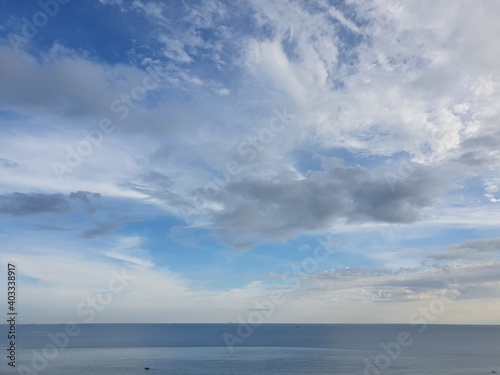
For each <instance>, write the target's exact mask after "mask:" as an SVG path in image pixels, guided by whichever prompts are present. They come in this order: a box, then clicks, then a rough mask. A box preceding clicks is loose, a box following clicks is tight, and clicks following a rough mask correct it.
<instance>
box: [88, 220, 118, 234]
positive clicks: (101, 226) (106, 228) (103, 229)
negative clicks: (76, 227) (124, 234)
mask: <svg viewBox="0 0 500 375" xmlns="http://www.w3.org/2000/svg"><path fill="white" fill-rule="evenodd" d="M119 227H120V222H119V221H118V220H109V221H97V222H96V225H95V226H94V227H93V228H91V229H87V230H86V231H85V232H84V234H83V237H85V238H96V237H99V236H105V235H107V234H112V233H114V232H115V231H116V230H117V229H118V228H119Z"/></svg>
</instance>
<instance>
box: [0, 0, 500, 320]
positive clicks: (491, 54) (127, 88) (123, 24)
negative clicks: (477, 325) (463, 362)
mask: <svg viewBox="0 0 500 375" xmlns="http://www.w3.org/2000/svg"><path fill="white" fill-rule="evenodd" d="M36 6H37V4H24V5H21V4H17V5H16V4H7V5H5V12H4V14H2V15H1V16H0V24H1V25H2V28H0V80H1V82H2V85H0V130H1V132H2V137H0V175H1V176H2V180H1V181H2V182H1V183H0V235H5V236H4V237H2V238H4V239H3V240H2V244H8V245H9V246H16V247H18V248H19V253H18V254H17V255H15V253H14V252H13V251H11V250H8V249H7V248H2V250H1V251H2V254H3V255H8V256H10V257H13V258H15V259H18V262H26V263H29V264H30V267H31V265H33V268H30V271H29V272H28V271H27V274H26V277H27V278H28V279H29V280H38V281H32V282H33V283H34V284H36V290H37V291H40V293H42V292H43V291H44V285H49V284H51V282H54V283H55V284H54V285H56V284H57V285H58V287H57V288H62V290H65V292H64V293H69V291H67V292H66V289H65V288H64V287H63V286H62V282H61V281H60V280H57V281H55V280H52V279H51V278H50V277H49V275H48V273H47V274H46V273H42V272H37V271H36V262H34V260H35V259H36V260H37V262H38V261H40V262H42V261H41V260H39V258H38V255H36V254H38V253H37V251H36V250H35V249H36V248H37V247H39V248H40V249H45V250H44V251H47V252H48V253H50V254H54V257H55V258H57V259H64V256H63V255H62V254H64V250H63V249H64V248H65V247H68V249H67V252H68V254H71V256H70V259H72V261H74V262H80V261H82V262H84V263H85V264H87V263H86V262H88V265H89V267H91V268H95V270H96V272H97V271H98V272H100V274H101V276H102V275H104V273H105V269H106V267H109V266H110V264H118V263H119V262H122V263H123V264H127V265H128V266H130V267H132V268H133V269H134V270H135V271H137V272H138V275H139V274H140V275H141V277H142V278H144V279H143V280H144V281H141V282H139V284H138V285H140V287H137V288H139V289H134V290H131V291H130V296H129V297H127V298H128V299H127V298H125V297H123V298H125V300H124V302H123V303H124V305H120V306H121V307H123V306H125V305H127V304H128V305H127V306H131V305H132V304H133V302H132V301H134V298H140V293H139V290H142V289H141V288H145V289H147V288H151V290H153V291H154V293H153V292H151V294H147V296H148V297H147V298H149V299H148V301H149V302H148V304H154V303H155V301H157V299H161V298H164V297H165V295H162V294H161V292H160V291H159V290H158V289H157V287H156V286H152V285H151V286H150V287H148V286H147V285H149V284H148V283H160V284H161V283H163V282H165V283H166V285H171V286H172V293H174V294H175V293H179V294H183V293H184V294H183V297H182V298H180V297H179V300H178V303H179V304H180V305H179V306H181V305H182V306H183V307H182V309H181V308H179V309H180V310H182V313H180V312H179V311H180V310H179V311H177V312H176V313H174V312H172V313H171V315H169V316H171V317H175V316H178V317H179V319H181V317H182V316H185V314H187V316H190V317H193V319H195V317H196V314H195V312H194V307H193V306H195V304H196V303H198V302H199V301H204V300H205V299H204V298H206V300H205V301H208V302H207V303H209V304H213V303H215V301H219V302H220V303H221V304H222V305H221V306H225V307H227V309H229V310H231V311H232V312H231V313H232V314H234V311H235V309H231V308H230V304H229V302H227V301H228V300H227V298H231V296H236V295H237V296H238V297H237V298H238V300H239V301H240V302H241V306H240V307H241V308H242V309H243V310H245V309H246V308H248V306H244V307H243V305H245V304H247V303H250V302H251V301H250V300H251V298H250V297H248V296H246V295H245V293H254V294H259V295H261V294H263V293H266V290H268V287H269V286H270V285H273V283H274V282H275V276H276V275H282V274H283V273H284V272H286V269H287V267H288V266H289V265H292V264H300V263H301V262H302V260H303V259H304V257H306V256H308V254H311V249H313V248H314V247H315V246H314V245H313V244H312V243H316V242H317V241H320V240H323V239H325V238H327V237H328V238H329V237H334V238H336V239H337V240H338V252H336V253H335V255H334V256H333V258H332V259H330V260H328V261H325V262H323V263H322V264H321V267H319V269H317V270H315V271H314V272H310V273H309V274H308V275H306V276H304V282H303V283H302V284H301V287H300V288H299V290H296V291H294V294H293V295H294V296H296V297H297V298H296V299H295V298H294V299H293V301H291V303H293V304H298V305H300V304H301V303H302V302H300V301H301V299H300V298H299V296H301V295H302V296H303V297H304V301H309V302H310V303H311V306H316V305H315V303H316V302H317V303H319V304H320V305H321V304H322V303H325V304H326V305H328V306H330V304H331V305H332V306H333V305H335V304H338V303H341V302H342V301H344V302H345V301H354V302H352V305H349V306H350V307H349V308H346V315H345V316H340V315H339V319H340V320H342V319H348V317H349V314H348V311H354V310H356V309H358V308H359V306H361V305H359V304H358V302H359V303H360V304H365V303H367V304H369V303H375V302H376V301H379V302H380V301H381V300H384V302H385V303H386V305H387V306H389V305H390V306H396V305H398V304H399V303H400V302H405V303H406V302H408V303H407V304H406V305H405V306H406V307H401V306H402V304H399V305H398V306H399V307H397V308H396V310H397V311H398V314H399V315H398V316H399V319H400V320H401V319H404V318H405V317H406V315H407V312H408V311H409V310H408V309H410V308H409V307H407V306H409V305H411V306H416V305H413V304H414V303H415V304H417V303H419V301H422V300H425V299H426V298H427V299H428V298H434V297H433V296H435V292H436V290H438V289H439V287H437V284H440V283H441V280H442V279H444V278H446V277H448V276H450V277H456V278H457V279H458V280H459V283H460V282H461V283H462V285H461V287H460V288H459V290H460V293H461V294H460V297H459V298H458V299H457V301H460V302H457V303H458V305H460V306H462V305H461V304H462V303H463V304H465V305H464V306H466V305H467V303H470V306H476V304H479V303H482V301H483V299H488V298H489V299H491V303H492V304H493V305H492V306H493V307H492V309H493V310H494V309H498V306H499V303H500V294H499V285H500V284H499V283H500V278H498V276H495V274H494V272H493V271H492V270H493V269H494V267H496V266H497V265H498V264H497V263H498V256H499V254H500V248H499V243H498V233H497V230H498V225H500V210H499V207H498V203H499V202H500V193H499V191H500V173H499V167H500V154H499V145H500V130H499V125H498V118H500V96H499V95H500V70H499V66H500V53H499V52H500V42H499V41H498V38H495V37H494V36H495V35H498V34H499V33H500V25H499V24H498V21H497V20H498V16H499V15H500V3H496V2H491V1H476V2H474V3H472V2H467V1H457V2H453V3H450V2H447V1H430V0H429V1H417V0H412V1H405V2H402V1H392V0H391V1H379V0H370V1H361V0H347V1H337V2H331V1H324V0H317V1H312V2H310V1H301V0H290V1H283V2H275V1H268V0H251V1H247V2H243V3H237V4H236V3H232V2H227V1H211V0H204V1H199V2H188V3H176V2H160V1H148V2H145V1H141V0H134V1H127V0H123V1H117V0H99V1H93V2H91V3H90V4H80V3H76V2H71V3H68V4H65V5H61V6H60V9H59V11H58V13H57V15H55V16H54V17H51V18H50V19H49V22H48V23H47V25H46V26H43V27H38V31H37V33H36V35H33V36H28V35H26V32H27V31H26V30H28V29H27V26H26V21H25V20H28V21H30V20H32V15H33V14H34V13H35V12H36V11H39V9H38V8H37V7H36ZM79 15H85V17H80V16H79ZM68 28H71V30H75V32H68V31H67V30H68ZM21 42H22V43H21ZM27 234H29V235H30V236H32V238H30V240H29V241H28V242H29V246H28V244H26V246H25V245H23V241H21V240H20V239H22V238H26V236H27ZM36 239H38V240H36ZM51 239H52V240H54V241H55V244H54V249H52V248H51V245H50V241H51ZM59 241H61V242H60V243H58V242H59ZM123 241H125V242H127V241H130V243H128V242H127V244H128V245H127V244H125V245H124V242H123ZM134 241H135V242H134ZM129 245H130V246H129ZM72 246H74V249H69V248H70V247H72ZM127 246H128V247H127ZM299 248H301V249H302V251H300V250H298V249H299ZM87 249H88V250H87ZM106 249H107V250H106ZM86 251H89V253H86ZM59 257H60V258H59ZM55 258H53V259H55ZM43 264H44V266H46V267H49V265H48V263H47V262H43ZM134 267H135V268H134ZM146 270H148V271H146ZM404 270H406V271H404ZM147 272H151V277H149V276H147V275H146V274H147ZM91 274H92V272H91V271H89V275H91ZM475 274H477V276H474V275H475ZM199 275H206V280H203V279H202V277H201V276H199ZM270 275H271V276H270ZM272 275H275V276H272ZM68 277H69V276H68ZM89 277H90V276H89ZM138 277H139V276H138ZM82 283H84V282H83V281H82ZM196 283H199V284H198V285H201V286H200V287H199V288H197V287H194V286H193V285H195V284H196ZM441 284H442V283H441ZM34 287H35V286H34ZM47 288H48V287H47ZM57 288H49V289H50V293H58V292H57ZM49 289H47V293H48V292H49ZM84 289H85V288H84ZM85 290H86V291H88V290H89V289H88V288H87V289H85ZM61 293H62V294H64V293H63V292H61ZM302 293H303V294H302ZM82 295H83V294H82ZM33 298H35V297H34V294H33ZM190 298H191V299H190ZM315 298H316V299H315ZM181 300H182V301H181ZM195 301H196V303H195ZM243 301H244V302H243ZM303 303H304V304H305V303H306V302H303ZM345 303H347V302H345ZM350 303H351V302H348V304H350ZM117 306H118V305H117ZM162 306H163V305H162ZM165 306H166V305H165ZM165 308H166V309H168V307H165ZM190 309H191V310H190ZM221 309H222V307H221ZM306 310H307V311H306ZM306 310H304V313H303V314H304V315H301V313H299V312H297V313H296V314H297V315H293V314H292V313H290V314H291V315H287V314H288V312H284V313H283V314H284V315H282V317H283V319H284V320H293V319H294V316H295V318H296V319H299V320H300V319H313V320H314V319H316V320H318V321H319V320H321V319H322V318H321V317H325V316H326V313H325V312H318V313H317V314H316V313H315V312H314V311H312V310H309V309H306ZM216 311H218V310H217V309H214V310H213V311H212V313H213V314H212V315H210V316H212V317H213V319H216V316H217V313H216ZM376 311H378V312H377V313H376V315H374V316H360V315H358V314H357V313H356V314H355V315H353V316H355V317H356V319H358V320H360V321H369V320H370V319H371V318H373V319H374V320H383V319H384V318H383V317H384V316H385V315H384V312H383V311H384V310H383V308H382V307H380V306H379V305H378V304H377V307H376ZM464 311H465V310H464ZM488 311H489V310H488ZM176 314H177V315H176ZM315 314H316V315H315ZM35 315H36V314H35V313H33V316H35ZM229 315H230V314H229V313H228V314H227V316H226V315H225V319H226V318H227V319H228V320H234V318H233V319H231V318H230V316H229ZM130 316H131V315H129V317H130ZM467 318H468V316H467V314H466V313H463V314H461V313H460V312H453V317H452V316H451V315H450V317H449V319H450V321H462V320H465V319H467ZM172 319H174V318H172ZM200 319H201V317H200ZM488 319H489V318H488V317H487V316H486V315H485V314H482V315H481V316H479V315H478V317H477V320H478V321H493V320H494V318H491V319H489V320H488ZM123 320H126V318H123ZM150 320H154V319H153V318H151V319H150ZM277 320H279V319H277Z"/></svg>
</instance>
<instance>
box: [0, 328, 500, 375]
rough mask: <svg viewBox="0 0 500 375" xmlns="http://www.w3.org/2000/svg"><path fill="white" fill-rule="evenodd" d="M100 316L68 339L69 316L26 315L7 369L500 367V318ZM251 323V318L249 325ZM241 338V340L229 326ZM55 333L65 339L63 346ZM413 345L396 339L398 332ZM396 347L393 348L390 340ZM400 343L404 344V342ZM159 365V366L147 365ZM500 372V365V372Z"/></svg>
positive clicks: (464, 370)
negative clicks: (40, 319) (285, 320)
mask: <svg viewBox="0 0 500 375" xmlns="http://www.w3.org/2000/svg"><path fill="white" fill-rule="evenodd" d="M238 327H239V326H238V325H237V324H176V325H174V324H92V325H79V326H78V329H79V330H80V333H79V334H78V335H76V336H74V337H71V338H70V339H69V341H68V342H65V341H64V339H63V338H62V336H61V332H64V330H65V326H64V325H19V326H18V327H17V328H18V339H17V358H16V362H17V363H16V364H17V368H16V369H12V368H10V367H9V366H8V365H7V361H8V360H7V358H6V354H5V353H7V350H5V349H7V347H6V344H7V332H6V328H7V327H6V326H5V325H2V326H0V349H2V353H3V354H2V359H1V362H0V374H2V375H3V374H5V375H8V374H43V375H45V374H47V375H62V374H64V375H67V374H71V375H87V374H88V375H101V374H102V375H104V374H106V375H108V374H109V375H110V374H113V375H128V374H152V375H157V374H172V375H174V374H175V375H195V374H196V375H198V374H199V375H201V374H205V375H215V374H218V375H222V374H228V375H229V374H232V375H238V374H252V375H268V374H269V375H277V374H304V375H306V374H307V375H313V374H314V375H326V374H342V375H344V374H346V375H347V374H349V375H351V374H406V375H414V374H415V375H417V374H418V375H423V374H427V375H433V374H440V375H442V374H454V375H457V374H463V375H465V374H491V371H492V370H496V371H500V326H456V325H431V326H428V327H427V329H426V330H425V331H424V332H422V333H419V332H418V331H417V328H419V327H417V326H409V325H330V324H325V325H320V324H306V325H296V324H294V325H291V324H265V325H262V326H259V327H256V328H255V329H254V331H253V332H252V333H251V334H250V335H249V336H248V337H246V336H247V335H248V334H249V333H248V332H244V335H241V332H240V335H238ZM240 328H241V327H240ZM225 333H226V334H228V335H234V336H227V335H226V336H227V337H232V338H240V339H241V340H242V342H241V341H238V343H237V344H235V345H234V346H233V350H230V348H228V347H227V345H226V343H225V341H224V338H223V335H224V334H225ZM51 334H52V335H55V336H56V337H58V338H59V339H60V340H63V341H60V343H62V346H65V348H64V349H54V346H53V345H52V346H51V345H50V344H51V343H52V341H51V339H50V337H51ZM401 335H403V337H404V338H405V340H404V343H405V346H401V345H399V344H395V342H396V341H397V339H398V336H399V337H400V338H401V337H402V336H401ZM384 345H385V348H386V349H387V351H389V352H390V353H387V351H384V349H383V347H384ZM398 347H399V349H400V351H399V349H398ZM145 367H149V368H150V369H149V370H145ZM499 373H500V372H499Z"/></svg>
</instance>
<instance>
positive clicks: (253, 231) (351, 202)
mask: <svg viewBox="0 0 500 375" xmlns="http://www.w3.org/2000/svg"><path fill="white" fill-rule="evenodd" d="M442 187H443V182H442V180H441V179H440V178H439V177H437V176H436V175H435V174H434V173H431V172H430V171H428V170H427V169H423V168H417V169H416V170H415V172H414V173H412V175H411V176H409V177H408V178H406V179H403V180H401V181H398V182H397V183H396V184H395V186H394V191H392V190H391V189H390V187H389V186H388V184H387V182H386V181H385V179H384V178H383V176H382V175H372V174H370V172H369V171H368V170H367V169H365V168H362V167H359V166H357V167H345V166H333V167H327V168H325V169H324V170H322V171H317V172H314V173H312V174H311V175H310V176H308V177H307V178H305V179H302V180H297V179H293V178H292V177H290V176H282V177H281V178H277V179H276V180H273V181H268V180H265V179H263V178H258V177H246V178H243V179H242V180H240V181H235V182H231V183H230V184H228V186H227V187H226V188H225V189H224V190H223V191H221V193H220V195H219V196H218V197H217V199H216V200H217V201H218V202H219V203H221V204H222V206H223V207H224V209H222V210H220V211H217V212H214V213H213V216H212V219H213V221H212V224H213V227H214V228H215V230H216V231H217V233H218V234H219V236H220V238H221V241H222V242H223V243H225V244H227V245H230V246H235V247H242V246H243V244H244V245H245V246H248V245H249V244H251V243H252V242H257V241H258V239H263V238H266V239H271V240H272V239H282V238H286V237H289V236H294V235H297V234H298V233H300V232H302V231H308V230H317V229H321V228H324V227H326V226H327V225H330V224H332V223H333V222H334V221H335V220H339V219H340V220H345V221H348V222H369V221H374V222H386V223H410V222H414V221H417V220H419V219H420V218H421V214H420V210H421V209H422V208H424V207H428V206H430V205H431V204H432V202H433V200H434V198H436V197H437V196H438V195H439V192H440V189H441V188H442Z"/></svg>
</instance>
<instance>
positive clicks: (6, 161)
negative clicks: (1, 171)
mask: <svg viewBox="0 0 500 375" xmlns="http://www.w3.org/2000/svg"><path fill="white" fill-rule="evenodd" d="M0 166H4V167H6V168H13V167H17V166H18V164H17V163H16V162H15V161H12V160H9V159H4V158H0Z"/></svg>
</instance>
